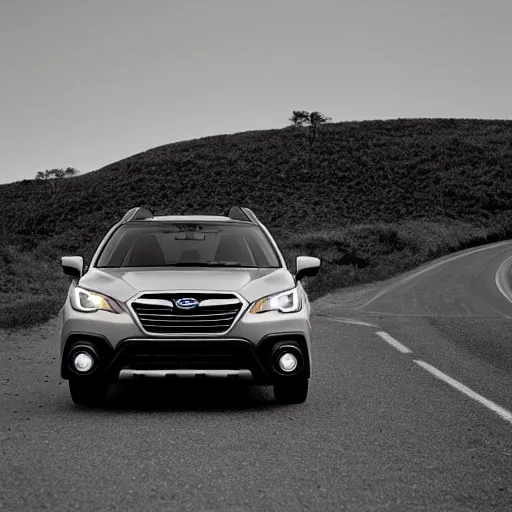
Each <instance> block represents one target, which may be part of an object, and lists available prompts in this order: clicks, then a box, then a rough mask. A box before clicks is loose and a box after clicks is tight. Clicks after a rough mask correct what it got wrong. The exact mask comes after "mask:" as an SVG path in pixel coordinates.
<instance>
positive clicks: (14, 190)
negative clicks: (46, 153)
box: [0, 119, 512, 326]
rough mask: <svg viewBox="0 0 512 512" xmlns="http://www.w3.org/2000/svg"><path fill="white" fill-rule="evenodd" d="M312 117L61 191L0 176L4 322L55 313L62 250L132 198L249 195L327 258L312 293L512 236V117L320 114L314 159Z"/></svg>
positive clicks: (167, 150) (181, 146)
mask: <svg viewBox="0 0 512 512" xmlns="http://www.w3.org/2000/svg"><path fill="white" fill-rule="evenodd" d="M305 129H306V128H301V127H297V126H290V127H288V128H285V129H281V130H267V131H257V132H245V133H239V134H235V135H223V136H215V137H207V138H203V139H198V140H190V141H186V142H181V143H176V144H170V145H166V146H161V147H157V148H154V149H151V150H149V151H146V152H144V153H140V154H137V155H134V156H132V157H129V158H126V159H124V160H121V161H119V162H116V163H114V164H111V165H109V166H107V167H104V168H103V169H100V170H99V171H95V172H92V173H88V174H85V175H82V176H75V177H70V178H68V179H65V180H62V181H61V182H60V184H59V187H58V188H56V190H55V192H54V193H53V194H51V195H49V194H48V191H47V188H46V187H45V183H43V182H42V181H41V180H24V181H21V182H17V183H13V184H9V185H3V186H0V218H1V225H0V235H1V240H2V249H1V252H0V305H1V304H4V305H5V306H6V307H7V309H5V308H4V311H7V312H6V313H0V322H1V323H2V324H3V325H4V326H5V325H15V324H20V323H31V322H33V321H39V320H40V319H42V318H47V317H48V315H51V314H54V313H56V312H57V311H58V309H59V307H60V305H62V303H63V302H64V298H65V290H66V289H67V286H68V278H66V277H65V276H64V275H61V272H60V268H59V258H60V256H62V255H73V254H78V255H82V256H84V258H85V260H86V262H87V260H89V259H90V257H91V255H92V253H93V251H94V248H95V246H96V244H97V243H98V242H99V241H100V240H101V238H102V236H103V235H104V234H105V232H106V231H107V230H108V228H109V227H110V226H111V225H112V224H113V223H114V222H116V221H117V220H118V219H119V218H120V217H121V216H122V215H123V214H124V213H125V212H126V211H127V210H128V209H130V208H131V207H133V206H145V207H149V208H151V209H152V210H153V211H154V213H155V214H157V215H158V214H160V215H162V214H186V213H204V214H219V213H221V212H223V211H225V210H226V209H227V208H229V207H230V206H232V205H242V206H248V207H250V208H252V209H253V210H254V212H255V213H256V215H258V217H259V218H260V219H261V220H262V221H263V222H264V223H265V224H266V225H267V226H268V227H269V229H270V230H271V232H272V233H273V234H274V236H275V237H276V239H277V241H278V243H280V245H281V246H282V248H283V249H284V253H285V256H286V258H287V260H288V261H289V262H290V265H292V261H293V258H294V257H295V256H296V255H299V254H309V255H316V256H319V257H320V258H322V260H323V266H322V269H321V271H320V273H319V275H318V277H317V278H315V279H314V280H312V281H311V282H309V283H308V289H309V291H310V293H311V297H312V298H315V297H318V296H319V295H321V294H325V293H326V292H329V291H331V290H335V289H337V288H339V287H343V286H347V285H354V284H358V283H364V282H368V281H371V280H375V279H384V278H387V277H390V276H392V275H393V274H396V273H397V272H401V271H405V270H408V269H411V268H413V267H415V266H417V265H419V264H421V263H423V262H426V261H428V260H430V259H433V258H435V257H438V256H441V255H443V254H447V253H449V252H451V251H455V250H458V249H462V248H466V247H470V246H474V245H478V244H483V243H486V242H491V241H496V240H502V239H505V238H508V237H510V235H511V233H512V121H478V120H465V119H460V120H456V119H414V120H394V121H368V122H346V123H332V124H323V125H322V126H319V127H318V133H317V134H316V140H315V144H314V145H312V146H311V150H312V168H309V162H308V160H309V154H308V151H309V143H308V140H307V137H305V136H304V130H305ZM24 301H26V303H27V304H28V306H24V308H21V307H19V305H20V304H22V303H23V302H24ZM30 301H31V302H30ZM36 304H37V306H36ZM43 305H44V306H43ZM42 308H46V309H44V314H43V313H41V310H42ZM20 310H24V311H27V313H26V315H28V316H19V315H25V313H20ZM8 311H10V313H9V312H8ZM30 315H34V316H33V317H30Z"/></svg>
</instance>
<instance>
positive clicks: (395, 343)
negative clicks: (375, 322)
mask: <svg viewBox="0 0 512 512" xmlns="http://www.w3.org/2000/svg"><path fill="white" fill-rule="evenodd" d="M375 334H376V335H377V336H380V337H381V338H382V339H383V340H384V341H385V342H387V343H389V344H390V345H391V346H392V347H393V348H396V349H397V350H398V351H399V352H402V354H412V350H411V349H409V348H407V347H406V346H405V345H402V344H401V343H400V342H399V341H397V340H395V338H393V336H390V335H389V334H388V333H387V332H384V331H378V332H376V333H375Z"/></svg>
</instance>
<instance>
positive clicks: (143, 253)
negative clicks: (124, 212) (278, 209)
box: [96, 221, 280, 268]
mask: <svg viewBox="0 0 512 512" xmlns="http://www.w3.org/2000/svg"><path fill="white" fill-rule="evenodd" d="M96 266H97V267H160V266H176V267H179V266H183V267H187V266H219V267H221V266H226V267H229V266H232V267H258V268H274V267H276V268H277V267H279V266H280V264H279V260H278V258H277V255H276V254H275V251H274V249H273V247H272V246H271V244H270V242H269V240H268V238H267V237H266V236H265V234H264V233H263V232H262V230H261V229H260V228H259V227H258V226H254V225H248V224H242V223H233V224H231V223H230V224H228V223H226V224H221V223H205V222H203V223H186V224H180V223H175V222H173V223H171V222H160V223H159V222H155V221H152V222H151V223H149V222H133V223H128V224H124V225H122V226H121V227H120V228H118V229H117V230H116V231H115V233H114V234H113V235H112V237H111V238H110V239H109V241H108V242H107V244H106V245H105V247H104V249H103V251H102V253H101V255H100V257H99V259H98V262H97V264H96Z"/></svg>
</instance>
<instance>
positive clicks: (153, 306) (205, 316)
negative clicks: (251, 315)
mask: <svg viewBox="0 0 512 512" xmlns="http://www.w3.org/2000/svg"><path fill="white" fill-rule="evenodd" d="M183 298H187V299H190V298H192V299H195V300H196V301H197V302H198V305H197V306H195V307H193V308H190V309H181V308H179V307H178V305H177V301H178V300H179V299H183ZM132 308H133V310H134V311H135V313H136V315H137V317H138V319H139V320H140V323H141V324H142V327H143V328H144V329H145V330H146V331H147V332H150V333H154V334H221V333H224V332H226V331H228V330H229V328H230V327H231V326H232V325H233V322H234V321H235V318H236V316H237V315H238V313H239V312H240V309H241V308H242V302H240V300H239V299H238V297H237V296H236V295H234V294H224V293H223V294H220V293H195V292H180V293H151V294H144V295H141V296H140V297H138V298H137V299H136V300H135V301H134V302H132Z"/></svg>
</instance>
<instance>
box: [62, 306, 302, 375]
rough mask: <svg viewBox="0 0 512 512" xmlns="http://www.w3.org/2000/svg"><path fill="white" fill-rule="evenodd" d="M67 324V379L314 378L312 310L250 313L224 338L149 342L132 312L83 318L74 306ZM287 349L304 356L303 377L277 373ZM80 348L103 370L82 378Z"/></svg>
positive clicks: (67, 308)
mask: <svg viewBox="0 0 512 512" xmlns="http://www.w3.org/2000/svg"><path fill="white" fill-rule="evenodd" d="M61 319H62V340H61V375H62V377H63V378H65V379H69V378H70V377H72V376H74V377H77V376H79V377H83V378H90V377H92V376H93V375H95V376H102V377H105V378H107V379H108V380H109V381H111V382H117V381H118V380H119V379H120V377H121V380H124V379H125V378H126V377H127V376H130V378H133V377H137V376H140V375H142V374H144V375H146V377H152V376H155V377H165V378H173V377H176V376H178V377H180V376H188V377H189V376H194V377H199V378H209V377H215V376H223V377H226V378H229V379H233V380H252V381H253V383H255V384H273V383H276V382H279V381H282V380H283V379H290V378H294V377H295V378H299V377H300V378H309V376H310V372H311V362H310V361H311V327H310V323H309V311H308V310H307V309H306V308H303V309H302V310H301V311H299V312H297V313H288V314H282V313H278V312H267V313H263V314H257V315H254V314H250V313H244V314H243V315H242V316H241V317H240V319H239V320H238V322H237V323H236V324H235V325H234V326H233V327H232V328H231V329H230V330H229V331H228V332H227V333H226V334H223V335H221V336H215V335H208V336H205V335H197V336H193V337H192V336H179V335H172V336H165V337H163V336H148V335H147V333H144V332H142V331H141V329H140V327H138V325H137V323H136V322H135V321H134V319H133V318H132V316H131V314H130V313H128V312H126V313H122V314H113V313H109V312H106V311H97V312H95V313H81V312H77V311H75V310H74V309H72V308H71V306H70V305H69V302H67V303H66V304H65V306H64V307H63V309H62V310H61ZM283 345H287V346H290V347H292V349H293V347H295V348H296V349H298V350H299V352H300V354H301V357H302V364H301V367H300V370H298V371H297V372H294V373H292V374H287V375H284V374H282V373H280V372H279V371H276V368H275V364H274V363H275V361H274V359H275V355H276V350H278V349H279V348H280V347H281V346H283ZM77 347H82V348H85V349H87V347H90V349H91V350H92V351H93V352H94V353H95V354H96V357H97V359H98V360H99V366H98V367H97V369H96V370H94V373H93V374H91V375H83V376H80V375H77V374H76V373H74V372H73V371H72V369H71V365H70V356H71V355H72V354H73V352H74V351H75V350H76V348H77ZM123 370H130V371H124V372H123ZM246 370H248V371H249V372H250V379H248V375H247V372H246ZM219 371H222V372H223V373H219ZM234 372H237V373H238V377H236V376H234V375H235V373H234Z"/></svg>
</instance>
